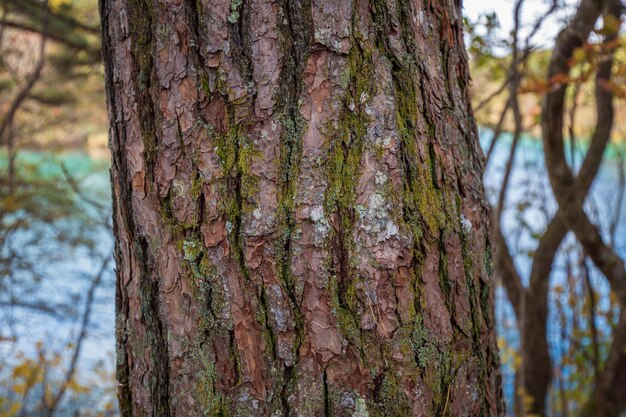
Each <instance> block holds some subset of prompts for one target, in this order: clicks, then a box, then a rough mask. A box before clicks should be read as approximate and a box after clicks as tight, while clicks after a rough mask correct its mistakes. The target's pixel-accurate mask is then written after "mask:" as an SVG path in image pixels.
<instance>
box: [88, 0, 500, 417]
mask: <svg viewBox="0 0 626 417" xmlns="http://www.w3.org/2000/svg"><path fill="white" fill-rule="evenodd" d="M100 12H101V16H102V24H103V54H104V61H105V68H106V71H105V78H106V86H107V93H108V110H109V114H110V119H111V128H110V129H111V131H110V146H111V150H112V154H113V162H112V169H111V177H112V181H113V190H114V221H115V235H116V249H115V254H116V260H117V297H116V304H117V330H116V337H117V378H118V381H119V401H120V409H121V414H122V415H123V416H144V415H146V416H147V415H150V416H170V415H171V416H203V415H206V416H273V417H278V416H372V417H373V416H410V415H413V416H440V415H452V416H497V415H502V413H503V407H502V400H501V393H500V371H499V368H498V365H499V362H498V361H499V360H498V352H497V347H496V342H495V333H494V320H493V307H492V294H491V290H490V277H491V271H490V269H491V268H490V262H491V259H490V258H491V256H490V244H489V238H488V235H489V233H488V232H489V228H488V224H487V217H488V216H487V214H488V213H487V211H488V208H487V205H486V203H485V198H484V192H483V187H482V184H481V175H482V169H483V167H482V153H481V151H480V149H479V145H478V140H477V129H476V125H475V122H474V119H473V115H472V111H471V108H470V105H469V97H468V82H469V75H468V63H467V57H466V54H465V51H464V45H463V38H462V36H463V33H462V20H461V5H460V4H459V2H458V0H446V1H443V0H440V1H435V0H432V1H431V0H417V1H416V0H232V1H231V0H101V4H100Z"/></svg>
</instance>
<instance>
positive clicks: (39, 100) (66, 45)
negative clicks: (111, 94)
mask: <svg viewBox="0 0 626 417" xmlns="http://www.w3.org/2000/svg"><path fill="white" fill-rule="evenodd" d="M98 20H99V17H98V11H97V1H96V0H48V1H43V0H0V146H1V150H0V323H1V324H0V416H7V417H8V416H46V417H51V416H113V415H116V414H117V405H116V403H115V392H114V391H115V383H114V377H113V375H112V369H113V360H114V358H113V355H112V353H111V354H108V356H107V357H108V360H107V361H104V362H99V363H97V364H95V365H94V364H93V363H92V364H90V365H89V364H88V362H85V361H81V359H80V358H81V356H83V355H84V351H85V349H87V348H86V347H85V343H87V342H88V339H89V338H93V337H95V333H97V332H98V327H97V325H96V324H95V323H93V324H92V323H91V321H90V315H91V313H92V311H93V309H94V308H96V307H97V304H98V303H100V302H101V300H100V299H99V297H101V296H103V294H108V295H107V296H108V297H109V299H108V300H106V303H107V304H108V305H112V299H111V298H112V297H111V292H112V290H111V288H112V287H113V285H112V274H111V272H112V271H111V266H110V264H109V262H108V260H109V259H110V256H111V255H110V252H111V243H112V242H111V240H112V239H111V228H110V227H111V226H110V217H111V214H110V204H109V201H110V191H109V186H108V176H107V175H106V168H107V166H108V151H107V149H106V137H107V129H108V122H107V115H106V108H105V105H104V101H105V95H104V87H103V82H102V80H103V69H102V64H101V62H100V60H101V58H100V40H99V36H100V28H99V21H98ZM69 151H72V152H69ZM85 153H87V154H89V155H91V156H92V157H94V158H101V160H102V162H94V160H93V159H91V158H90V157H88V156H86V154H85ZM70 259H72V260H73V261H70ZM79 260H82V262H79ZM100 264H101V267H100V269H98V265H100ZM101 283H102V284H101ZM100 287H102V288H103V291H104V292H101V291H100ZM109 319H110V320H109V321H110V322H107V319H106V317H100V319H99V320H98V322H99V323H105V325H107V326H110V327H111V328H112V327H113V317H112V315H111V317H110V318H109ZM29 332H36V333H38V334H36V338H35V339H34V340H37V339H39V340H45V343H43V342H38V343H34V342H32V341H31V340H33V337H32V336H33V335H32V333H31V334H29ZM111 332H112V330H111V331H109V332H106V334H107V335H108V336H107V337H108V338H109V339H110V338H111V337H112V334H111ZM32 344H34V346H32ZM81 346H82V349H81ZM111 346H112V344H111ZM91 349H92V351H93V347H92V348H91ZM16 352H19V353H16ZM90 355H91V356H92V357H93V352H91V353H90ZM100 356H102V355H100ZM92 362H93V361H92Z"/></svg>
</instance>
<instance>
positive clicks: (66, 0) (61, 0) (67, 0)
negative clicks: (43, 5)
mask: <svg viewBox="0 0 626 417" xmlns="http://www.w3.org/2000/svg"><path fill="white" fill-rule="evenodd" d="M71 3H72V0H48V6H49V7H50V9H51V10H53V11H57V10H59V9H60V8H62V7H63V6H67V5H69V4H71Z"/></svg>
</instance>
